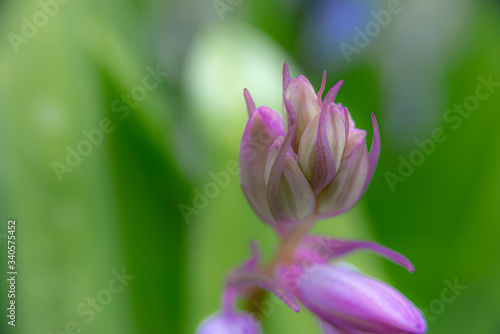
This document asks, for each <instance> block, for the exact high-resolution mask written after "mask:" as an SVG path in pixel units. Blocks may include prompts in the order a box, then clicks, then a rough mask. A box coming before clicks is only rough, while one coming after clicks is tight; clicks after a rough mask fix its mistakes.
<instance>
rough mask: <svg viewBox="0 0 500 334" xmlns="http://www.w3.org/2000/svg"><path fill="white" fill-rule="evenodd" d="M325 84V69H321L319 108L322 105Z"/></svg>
mask: <svg viewBox="0 0 500 334" xmlns="http://www.w3.org/2000/svg"><path fill="white" fill-rule="evenodd" d="M325 86H326V70H324V71H323V78H322V79H321V87H320V88H319V91H318V97H317V99H318V106H319V107H320V108H321V106H322V105H323V102H321V100H322V98H323V92H324V91H325Z"/></svg>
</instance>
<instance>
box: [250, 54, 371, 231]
mask: <svg viewBox="0 0 500 334" xmlns="http://www.w3.org/2000/svg"><path fill="white" fill-rule="evenodd" d="M325 83H326V72H325V74H324V75H323V80H322V84H321V88H320V90H319V93H318V94H316V93H315V92H314V89H313V87H312V85H311V83H310V82H309V81H308V80H307V79H306V78H305V77H304V76H299V77H297V78H293V79H291V78H290V74H289V72H288V66H287V65H286V64H285V66H284V67H283V118H282V117H281V116H280V115H279V114H278V113H277V112H275V111H274V110H271V109H270V108H267V107H259V108H257V109H256V108H255V104H254V102H253V100H252V98H251V97H250V94H249V93H248V91H246V90H245V92H244V95H245V100H246V102H247V107H248V113H249V116H250V119H249V120H248V123H247V126H246V128H245V132H244V133H243V138H242V140H241V146H240V179H241V185H242V188H243V192H244V193H245V196H246V197H247V199H248V202H249V203H250V205H251V206H252V208H253V209H254V210H255V212H256V213H257V215H258V216H259V217H260V218H261V219H262V220H263V221H264V222H266V223H268V224H270V225H271V226H273V227H275V228H276V229H277V230H278V232H280V233H284V232H286V231H287V230H289V229H290V224H292V223H300V222H302V221H304V220H305V219H306V218H311V217H315V218H323V217H331V216H334V215H338V214H341V213H343V212H345V211H348V210H349V209H351V208H352V207H353V206H354V205H355V204H356V203H357V202H358V201H359V199H360V198H361V196H362V195H363V194H364V192H365V191H366V188H367V187H368V184H369V183H370V180H371V178H372V175H373V172H374V171H375V167H376V165H377V162H378V157H379V154H380V133H379V130H378V125H377V121H376V119H375V116H373V115H372V123H373V136H374V137H373V142H372V148H371V150H370V153H368V149H367V146H366V132H365V131H364V130H360V129H357V128H356V127H355V124H354V121H353V120H352V118H351V114H350V113H349V111H348V110H347V108H345V107H344V106H342V104H340V103H335V97H336V96H337V93H338V91H339V90H340V88H341V86H342V84H343V81H339V82H337V83H336V84H335V85H334V86H333V87H332V88H331V89H330V90H329V91H328V93H327V94H326V96H325V98H324V99H323V100H322V94H323V90H324V87H325ZM283 124H284V128H283Z"/></svg>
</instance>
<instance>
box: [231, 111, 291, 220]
mask: <svg viewBox="0 0 500 334" xmlns="http://www.w3.org/2000/svg"><path fill="white" fill-rule="evenodd" d="M282 123H283V121H282V119H281V116H280V115H279V114H278V113H277V112H275V111H274V110H272V109H270V108H267V107H259V108H258V109H256V110H255V111H254V112H253V114H252V116H251V117H250V119H249V120H248V123H247V125H246V128H245V131H244V133H243V138H242V139H241V146H240V153H239V167H240V181H241V187H242V189H243V193H244V194H245V196H246V198H247V200H248V202H249V203H250V205H251V206H252V208H253V209H254V211H255V212H256V213H257V215H258V216H259V217H260V218H261V220H262V221H264V222H266V223H268V224H271V225H272V224H274V223H275V221H274V218H273V216H272V214H271V211H270V210H269V205H268V203H267V188H266V185H265V180H264V176H265V175H264V174H265V168H266V161H267V153H268V151H269V148H270V147H271V145H272V144H273V142H274V141H275V140H276V138H278V136H283V135H284V133H283V125H282Z"/></svg>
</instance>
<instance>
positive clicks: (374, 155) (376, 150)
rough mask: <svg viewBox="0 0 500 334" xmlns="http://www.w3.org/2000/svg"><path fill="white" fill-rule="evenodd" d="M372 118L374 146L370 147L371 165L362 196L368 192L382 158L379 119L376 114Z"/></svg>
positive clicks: (369, 159) (369, 157)
mask: <svg viewBox="0 0 500 334" xmlns="http://www.w3.org/2000/svg"><path fill="white" fill-rule="evenodd" d="M371 116H372V127H373V140H372V146H371V147H370V153H369V154H368V163H369V169H368V175H367V177H366V181H365V187H364V189H363V191H362V192H361V196H363V194H364V193H365V191H366V188H368V185H369V184H370V181H371V180H372V177H373V173H375V168H377V163H378V159H379V157H380V146H381V140H380V129H379V127H378V123H377V118H376V117H375V114H373V113H372V115H371Z"/></svg>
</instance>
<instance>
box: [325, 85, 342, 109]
mask: <svg viewBox="0 0 500 334" xmlns="http://www.w3.org/2000/svg"><path fill="white" fill-rule="evenodd" d="M343 84H344V80H340V81H337V83H336V84H335V85H333V87H332V88H330V90H329V91H328V93H326V96H325V99H324V100H323V105H322V106H321V109H322V110H323V109H324V108H326V107H328V105H330V103H334V102H335V98H336V97H337V94H338V92H339V90H340V88H342V85H343Z"/></svg>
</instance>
